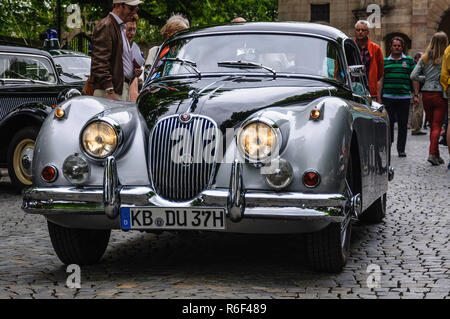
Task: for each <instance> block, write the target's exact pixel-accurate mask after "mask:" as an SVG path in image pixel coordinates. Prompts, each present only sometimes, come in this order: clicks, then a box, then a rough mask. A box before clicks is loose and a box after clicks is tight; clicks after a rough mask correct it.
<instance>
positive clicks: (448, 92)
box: [441, 45, 450, 169]
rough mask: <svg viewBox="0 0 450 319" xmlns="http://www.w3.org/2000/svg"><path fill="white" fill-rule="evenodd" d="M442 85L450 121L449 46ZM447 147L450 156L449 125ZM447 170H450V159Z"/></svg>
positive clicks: (444, 58) (444, 60)
mask: <svg viewBox="0 0 450 319" xmlns="http://www.w3.org/2000/svg"><path fill="white" fill-rule="evenodd" d="M441 85H442V87H443V88H444V93H445V96H446V98H447V120H450V45H449V46H447V49H445V51H444V56H443V57H442V71H441ZM448 122H450V121H448ZM448 122H447V123H448ZM447 147H448V154H449V155H450V130H449V129H448V124H447ZM447 168H448V169H450V159H449V161H448V166H447Z"/></svg>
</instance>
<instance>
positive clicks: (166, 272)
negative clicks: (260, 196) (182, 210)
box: [0, 135, 450, 299]
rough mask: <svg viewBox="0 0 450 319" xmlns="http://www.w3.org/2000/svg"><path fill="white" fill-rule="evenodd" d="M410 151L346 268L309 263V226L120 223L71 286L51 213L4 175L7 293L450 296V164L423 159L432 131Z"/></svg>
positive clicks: (360, 232)
mask: <svg viewBox="0 0 450 319" xmlns="http://www.w3.org/2000/svg"><path fill="white" fill-rule="evenodd" d="M440 148H441V153H442V154H443V156H442V157H443V158H444V159H445V161H446V163H447V162H448V155H447V151H446V148H444V147H443V146H440ZM406 151H407V154H408V157H406V158H398V157H397V154H396V153H395V152H394V154H393V165H394V166H395V168H396V175H395V179H394V181H392V182H391V183H390V189H389V193H388V213H387V217H386V219H385V221H384V222H383V223H381V224H356V225H355V226H354V227H353V234H352V240H351V256H350V258H349V261H348V264H347V266H346V267H345V269H344V270H343V272H342V273H340V274H320V273H314V272H312V271H311V270H309V269H308V267H307V264H306V261H305V260H306V256H305V249H304V237H302V236H292V235H290V236H262V235H258V236H248V235H234V234H225V235H224V234H220V235H219V234H195V235H190V234H180V235H178V236H176V235H173V234H166V233H163V234H161V235H159V236H156V235H154V234H146V233H139V232H127V233H126V232H121V231H113V233H112V235H111V242H110V245H109V246H108V249H107V251H106V253H105V256H104V258H103V260H102V262H101V263H100V264H98V265H96V266H90V267H82V269H81V289H69V288H67V287H66V279H67V276H68V275H69V274H68V273H66V267H65V266H63V265H62V264H61V263H60V261H59V260H58V259H57V257H56V256H55V254H54V252H53V248H52V246H51V243H50V239H49V236H48V232H47V228H46V223H45V219H44V218H43V217H42V216H31V215H26V214H25V213H24V212H23V211H22V210H21V209H20V205H21V196H20V195H19V194H17V193H14V192H13V191H11V190H10V185H9V183H8V179H7V178H5V177H3V178H2V179H0V251H1V257H0V258H1V259H0V298H193V299H195V298H289V299H294V298H300V299H303V298H308V299H312V298H343V299H349V298H446V299H449V298H450V236H449V233H450V223H449V216H450V209H449V207H450V196H449V194H450V172H448V170H447V167H446V165H441V166H439V167H433V166H431V165H430V164H429V163H428V162H427V161H426V158H427V151H428V135H426V136H411V135H409V136H408V144H407V150H406ZM371 264H376V265H378V266H379V267H380V268H381V277H380V282H379V287H375V288H368V285H367V281H368V279H371V278H373V277H371V278H369V275H373V273H368V272H367V270H368V267H369V265H371ZM375 278H376V277H375ZM372 282H373V281H372V280H369V283H372Z"/></svg>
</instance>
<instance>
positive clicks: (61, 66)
mask: <svg viewBox="0 0 450 319" xmlns="http://www.w3.org/2000/svg"><path fill="white" fill-rule="evenodd" d="M48 52H49V53H50V54H51V55H52V57H53V61H54V62H55V65H56V69H57V70H58V74H59V77H60V79H61V81H62V82H63V83H66V84H70V85H81V86H82V85H84V83H85V82H86V80H87V78H88V77H89V74H90V72H91V57H90V56H88V55H86V54H84V53H81V52H77V51H72V50H65V49H52V50H49V51H48Z"/></svg>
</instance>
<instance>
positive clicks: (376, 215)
mask: <svg viewBox="0 0 450 319" xmlns="http://www.w3.org/2000/svg"><path fill="white" fill-rule="evenodd" d="M384 217H386V193H384V194H383V195H382V196H381V197H379V198H378V199H377V200H376V201H375V202H374V203H373V204H372V205H370V206H369V208H367V210H366V211H364V212H363V213H362V214H361V216H359V219H360V220H361V221H364V222H371V223H380V222H382V221H383V219H384Z"/></svg>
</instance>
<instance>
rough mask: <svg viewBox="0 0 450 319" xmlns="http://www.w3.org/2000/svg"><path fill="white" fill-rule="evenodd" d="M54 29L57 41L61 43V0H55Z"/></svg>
mask: <svg viewBox="0 0 450 319" xmlns="http://www.w3.org/2000/svg"><path fill="white" fill-rule="evenodd" d="M56 31H58V41H59V43H61V0H56Z"/></svg>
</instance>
